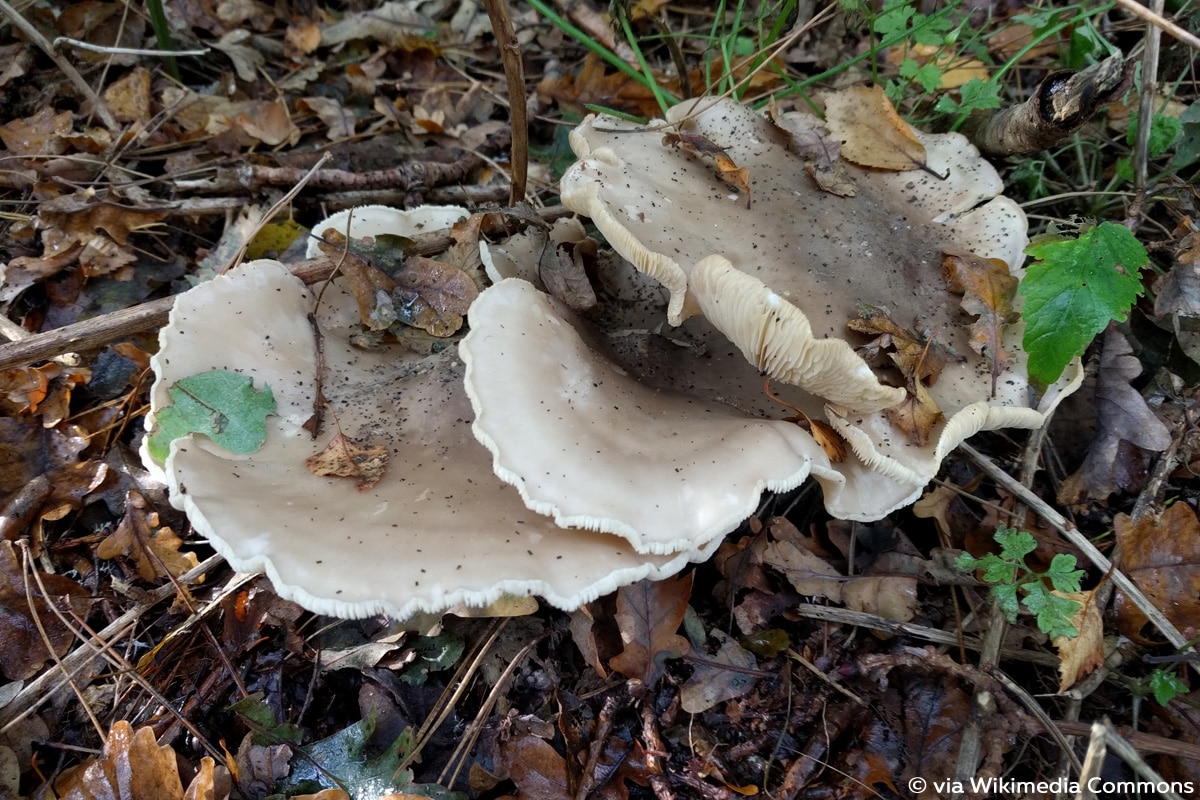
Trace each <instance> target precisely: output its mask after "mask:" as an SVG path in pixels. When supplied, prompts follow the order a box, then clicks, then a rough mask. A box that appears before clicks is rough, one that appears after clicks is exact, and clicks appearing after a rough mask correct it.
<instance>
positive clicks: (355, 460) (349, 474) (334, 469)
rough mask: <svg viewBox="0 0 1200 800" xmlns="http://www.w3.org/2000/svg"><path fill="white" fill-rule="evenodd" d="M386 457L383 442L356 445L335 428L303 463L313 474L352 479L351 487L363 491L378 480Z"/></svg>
mask: <svg viewBox="0 0 1200 800" xmlns="http://www.w3.org/2000/svg"><path fill="white" fill-rule="evenodd" d="M389 458H390V454H389V453H388V449H387V448H386V447H384V446H383V445H378V444H374V445H363V444H358V443H357V442H355V441H354V440H353V439H348V438H346V436H345V435H344V434H343V433H342V432H341V431H338V434H337V435H336V436H334V437H333V438H332V439H330V440H329V444H327V445H325V448H324V449H323V450H321V452H319V453H316V454H315V455H311V456H309V457H308V458H306V459H304V466H306V467H308V471H309V472H311V473H312V474H313V475H324V476H330V477H334V478H354V487H355V488H356V489H358V490H359V491H360V492H365V491H368V490H369V489H370V488H371V487H373V486H374V485H375V484H377V483H379V479H380V478H382V477H383V473H384V472H385V471H387V467H388V459H389Z"/></svg>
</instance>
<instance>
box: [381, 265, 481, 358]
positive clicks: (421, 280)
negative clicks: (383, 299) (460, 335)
mask: <svg viewBox="0 0 1200 800" xmlns="http://www.w3.org/2000/svg"><path fill="white" fill-rule="evenodd" d="M393 296H394V298H395V301H396V305H397V307H398V308H397V319H399V320H400V321H401V322H404V323H405V324H407V325H412V326H413V327H417V328H423V329H424V330H425V331H426V332H427V333H429V334H430V335H431V336H437V337H441V338H444V337H447V336H452V335H454V334H455V333H456V332H457V331H458V329H459V328H461V327H462V324H463V317H465V316H466V314H467V309H468V308H470V307H471V303H473V302H474V301H475V298H476V297H478V296H479V288H478V287H477V286H476V285H475V281H473V280H471V278H470V276H468V275H467V273H465V272H463V271H462V270H460V269H458V268H456V267H453V266H451V265H449V264H446V263H443V262H441V261H435V260H434V259H432V258H424V257H422V256H413V257H412V258H409V259H408V260H407V261H405V262H404V268H403V269H402V270H401V271H400V272H398V273H397V274H396V290H395V292H394V294H393Z"/></svg>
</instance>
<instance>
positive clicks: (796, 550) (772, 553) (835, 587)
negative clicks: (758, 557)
mask: <svg viewBox="0 0 1200 800" xmlns="http://www.w3.org/2000/svg"><path fill="white" fill-rule="evenodd" d="M763 563H764V564H766V565H768V566H771V567H775V568H776V569H778V570H779V571H780V572H782V573H783V574H784V576H786V577H787V579H788V583H790V584H791V585H792V587H793V588H795V590H796V591H797V592H799V593H800V594H802V595H807V596H808V597H824V598H826V599H828V600H829V601H831V602H834V603H839V604H840V603H841V602H842V583H843V581H844V577H843V576H842V574H841V573H840V572H838V571H837V570H836V569H835V568H834V567H833V565H831V564H830V563H829V562H827V561H826V560H825V559H823V558H821V557H820V556H818V555H816V554H814V553H813V552H811V551H809V550H808V549H806V548H804V547H801V546H800V545H798V544H796V543H795V542H789V541H780V542H771V543H770V544H768V545H767V547H766V549H765V550H764V551H763Z"/></svg>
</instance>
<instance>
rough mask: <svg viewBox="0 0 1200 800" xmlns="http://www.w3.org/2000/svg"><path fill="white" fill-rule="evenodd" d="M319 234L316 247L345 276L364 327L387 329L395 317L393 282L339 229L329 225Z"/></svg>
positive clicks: (394, 284) (375, 329) (374, 329)
mask: <svg viewBox="0 0 1200 800" xmlns="http://www.w3.org/2000/svg"><path fill="white" fill-rule="evenodd" d="M319 235H320V237H321V241H320V243H319V244H318V245H317V246H318V247H320V248H321V252H322V253H324V254H325V256H326V257H327V258H328V259H329V260H330V261H332V262H333V263H334V264H335V265H336V266H337V269H338V272H339V273H340V274H342V275H344V276H345V278H346V281H347V283H348V285H349V288H350V293H351V294H353V295H354V299H355V301H356V302H357V303H358V316H359V319H360V321H361V322H362V324H363V326H364V327H365V328H366V329H367V330H372V331H382V330H387V329H388V328H389V327H390V326H391V325H392V323H393V322H395V321H396V319H397V314H396V309H395V306H394V304H393V301H392V293H393V292H394V291H395V290H396V281H395V280H393V279H392V278H391V276H389V275H388V274H387V273H386V272H384V271H383V270H381V269H379V267H377V266H375V264H374V263H372V262H371V261H370V259H368V258H366V257H364V256H363V255H360V254H359V252H358V248H357V247H350V246H347V242H346V237H345V236H344V235H343V232H342V231H336V230H333V229H332V228H330V229H328V230H325V231H321V232H319Z"/></svg>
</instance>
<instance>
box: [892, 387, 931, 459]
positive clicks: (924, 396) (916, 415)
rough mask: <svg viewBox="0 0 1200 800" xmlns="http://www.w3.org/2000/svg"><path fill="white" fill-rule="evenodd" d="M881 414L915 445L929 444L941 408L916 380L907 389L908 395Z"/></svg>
mask: <svg viewBox="0 0 1200 800" xmlns="http://www.w3.org/2000/svg"><path fill="white" fill-rule="evenodd" d="M883 416H884V417H885V418H886V419H887V421H888V422H890V423H892V424H893V425H895V426H896V427H897V428H899V429H900V430H901V431H903V432H904V433H905V435H907V436H908V440H909V441H910V442H911V443H912V444H914V445H916V446H917V447H924V446H925V445H927V444H929V436H930V434H931V433H932V432H933V426H935V425H937V424H938V423H939V422H941V421H942V417H943V415H942V410H941V409H940V408H938V404H937V402H936V401H935V400H934V399H933V397H932V396H931V395H930V394H929V390H928V389H926V388H925V384H923V383H921V382H920V381H917V382H916V383H914V384H911V385H910V386H909V389H908V397H906V398H904V400H902V401H900V402H899V403H897V404H896V405H894V406H892V407H891V408H885V409H884V410H883Z"/></svg>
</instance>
